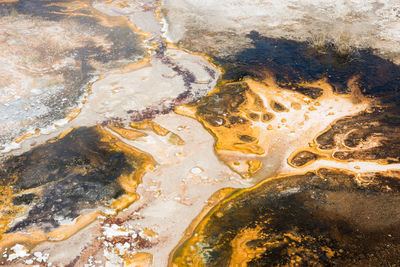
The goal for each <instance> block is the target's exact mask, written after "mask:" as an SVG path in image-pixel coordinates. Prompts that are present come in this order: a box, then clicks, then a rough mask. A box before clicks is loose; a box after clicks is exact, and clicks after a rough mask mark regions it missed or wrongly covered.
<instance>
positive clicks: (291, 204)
mask: <svg viewBox="0 0 400 267" xmlns="http://www.w3.org/2000/svg"><path fill="white" fill-rule="evenodd" d="M369 178H370V179H369V181H368V183H365V184H364V183H361V184H358V183H357V182H356V181H355V176H354V175H353V174H351V173H348V172H345V171H343V170H328V169H320V170H317V171H316V172H315V173H307V174H305V175H297V176H288V177H283V178H278V179H274V180H271V181H265V182H263V183H261V184H259V185H257V186H255V187H253V188H249V189H243V190H238V191H235V192H233V193H232V194H231V195H229V196H228V197H227V198H226V199H224V200H222V201H221V202H220V203H219V204H217V205H216V206H215V208H214V209H212V211H211V212H210V213H208V214H207V215H206V216H205V217H204V218H203V220H202V221H201V223H200V224H199V225H198V226H197V227H196V228H195V229H194V231H193V233H192V235H191V237H190V238H189V239H188V240H187V241H185V243H184V244H183V245H182V246H181V247H179V248H178V249H177V251H176V252H175V254H174V255H173V258H172V266H187V265H194V266H231V265H236V264H237V265H239V266H245V265H247V266H269V265H296V264H299V265H314V264H317V265H319V264H322V265H353V264H361V265H364V266H374V265H376V264H388V265H390V264H397V263H398V260H399V256H400V255H399V250H398V248H397V243H398V242H399V238H400V233H399V231H398V224H399V219H400V218H399V216H400V211H399V209H398V204H399V201H400V195H399V184H398V182H397V181H396V180H393V178H392V177H385V176H380V175H378V176H373V175H371V174H370V175H369Z"/></svg>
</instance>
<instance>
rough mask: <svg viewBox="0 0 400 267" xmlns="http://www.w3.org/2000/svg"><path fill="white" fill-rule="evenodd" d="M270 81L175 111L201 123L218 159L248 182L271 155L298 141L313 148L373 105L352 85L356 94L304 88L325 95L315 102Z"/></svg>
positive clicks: (240, 85) (234, 87)
mask: <svg viewBox="0 0 400 267" xmlns="http://www.w3.org/2000/svg"><path fill="white" fill-rule="evenodd" d="M266 77H267V78H266V79H265V80H263V81H256V80H254V79H251V78H244V79H243V81H240V82H233V83H229V82H225V83H222V84H221V85H220V86H218V87H217V88H215V89H214V91H212V92H210V93H209V94H208V95H207V96H206V97H204V98H203V99H201V100H200V101H199V102H197V103H196V104H189V105H184V106H179V107H177V108H176V109H175V111H176V112H177V113H178V114H181V115H186V116H189V117H192V118H195V119H197V120H198V121H200V122H201V123H202V124H203V125H204V127H205V128H206V129H207V130H208V131H209V132H210V133H211V134H212V135H213V136H214V137H215V139H216V143H215V150H216V153H217V154H218V156H219V157H220V158H221V159H222V160H223V161H224V162H226V163H227V165H228V166H230V167H231V168H232V169H233V170H235V171H237V172H238V173H240V174H241V175H242V176H243V177H246V178H247V177H251V176H253V175H255V174H256V173H257V172H258V170H262V169H263V166H262V165H263V162H264V161H265V160H266V159H267V158H268V157H270V156H271V154H270V153H272V151H274V152H273V153H275V154H276V152H277V151H280V152H279V153H282V154H285V153H287V152H285V151H288V152H290V151H291V150H294V149H295V147H296V144H295V143H296V142H297V141H299V140H301V143H306V140H309V142H312V140H313V137H314V136H316V135H317V134H318V133H320V132H321V131H322V130H324V129H325V128H326V127H327V126H329V124H330V123H331V122H333V121H335V119H337V118H340V117H342V116H344V115H347V114H354V113H356V112H357V111H360V110H364V109H366V108H367V107H368V105H369V100H368V99H366V98H364V97H363V96H362V95H361V93H360V92H359V89H358V87H357V86H355V85H354V82H352V83H350V84H349V88H350V89H351V90H352V91H351V93H350V94H348V95H338V94H336V93H334V92H333V88H332V86H331V85H329V84H328V83H327V82H326V80H324V79H322V80H319V81H315V82H312V83H304V84H302V86H304V87H313V88H319V89H320V90H321V94H320V95H319V96H318V97H316V98H315V99H314V98H311V97H308V96H306V95H304V94H301V93H299V92H297V91H293V90H289V89H284V88H281V87H279V86H278V85H277V84H276V83H275V80H274V79H273V78H272V77H271V76H268V75H266ZM321 118H324V119H323V120H321ZM297 146H298V145H297ZM316 154H317V155H319V154H318V153H316ZM282 160H284V159H282Z"/></svg>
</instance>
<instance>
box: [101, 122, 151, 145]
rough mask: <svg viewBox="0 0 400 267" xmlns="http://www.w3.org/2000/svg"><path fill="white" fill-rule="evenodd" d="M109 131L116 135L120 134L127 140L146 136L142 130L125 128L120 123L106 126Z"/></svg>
mask: <svg viewBox="0 0 400 267" xmlns="http://www.w3.org/2000/svg"><path fill="white" fill-rule="evenodd" d="M107 127H108V128H109V129H110V130H111V131H113V132H115V133H117V134H118V135H120V136H121V137H122V138H125V139H127V140H131V141H133V140H136V139H138V138H140V137H145V136H147V134H146V133H143V132H139V131H136V130H132V129H127V128H124V127H122V126H120V125H109V126H107Z"/></svg>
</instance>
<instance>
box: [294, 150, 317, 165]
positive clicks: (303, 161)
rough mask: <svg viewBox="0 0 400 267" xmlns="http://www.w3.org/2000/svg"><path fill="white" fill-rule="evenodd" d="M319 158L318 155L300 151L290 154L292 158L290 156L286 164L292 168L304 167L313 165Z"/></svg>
mask: <svg viewBox="0 0 400 267" xmlns="http://www.w3.org/2000/svg"><path fill="white" fill-rule="evenodd" d="M320 157H321V156H320V155H318V154H315V153H313V152H311V151H307V150H302V151H300V152H298V153H292V156H290V157H289V159H288V163H289V164H290V165H291V166H293V167H304V166H307V165H309V164H311V163H313V162H314V161H315V160H317V159H319V158H320Z"/></svg>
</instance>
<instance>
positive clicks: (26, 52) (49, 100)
mask: <svg viewBox="0 0 400 267" xmlns="http://www.w3.org/2000/svg"><path fill="white" fill-rule="evenodd" d="M88 3H89V2H85V1H75V2H72V1H69V2H68V1H67V2H65V1H53V2H50V1H25V0H21V1H16V2H6V3H4V2H2V3H0V14H1V16H0V25H1V27H0V28H1V30H0V36H1V37H0V47H1V49H0V50H1V52H0V53H1V54H0V55H1V59H0V73H1V78H0V102H1V104H2V105H1V106H0V114H2V115H0V127H1V128H0V145H5V144H7V143H9V142H10V141H12V140H13V139H16V138H18V137H19V136H21V135H23V134H26V133H27V132H28V131H33V130H35V129H38V128H43V127H45V126H51V125H52V123H54V122H55V121H57V120H61V119H64V118H65V117H66V116H67V115H69V114H70V113H71V112H72V111H73V109H74V108H76V107H78V106H79V104H80V101H81V100H82V97H83V95H84V94H85V93H87V91H88V83H89V82H90V81H91V80H93V79H94V78H96V77H97V76H98V75H100V73H102V72H103V71H106V70H110V69H113V68H116V67H121V66H124V65H126V64H127V63H129V62H135V61H137V60H138V59H139V58H141V57H143V55H144V50H143V47H142V45H141V44H140V40H139V39H140V38H139V36H138V34H136V33H135V32H133V31H132V29H131V25H130V24H129V21H128V20H127V19H122V18H112V17H110V16H107V15H105V14H102V13H99V12H97V11H96V10H94V9H93V8H91V6H90V5H89V4H88Z"/></svg>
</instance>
